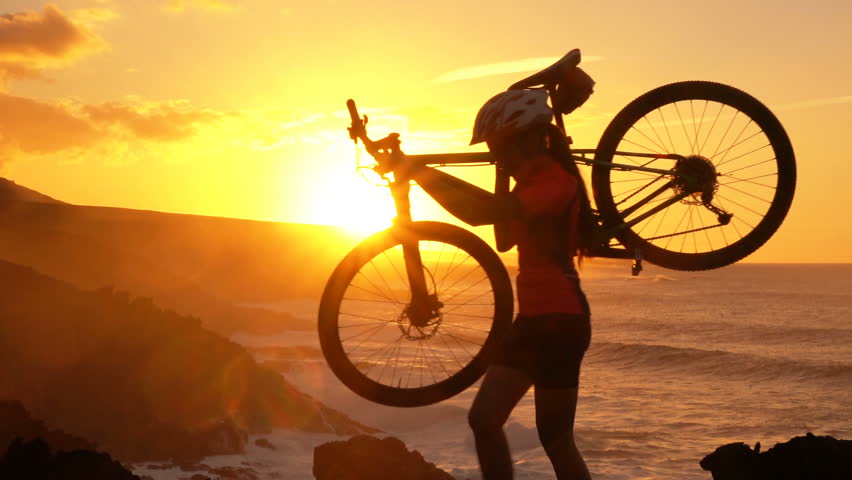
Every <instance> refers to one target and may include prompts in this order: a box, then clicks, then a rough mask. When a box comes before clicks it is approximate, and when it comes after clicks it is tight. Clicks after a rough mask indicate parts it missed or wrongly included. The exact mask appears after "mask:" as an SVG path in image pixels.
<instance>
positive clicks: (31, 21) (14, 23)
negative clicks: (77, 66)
mask: <svg viewBox="0 0 852 480" xmlns="http://www.w3.org/2000/svg"><path fill="white" fill-rule="evenodd" d="M108 15H109V14H108V13H106V9H98V10H89V11H86V12H82V13H81V14H80V16H81V18H84V19H88V20H91V21H94V19H95V18H97V19H99V20H100V21H103V20H104V19H105V18H106V17H107V16H108ZM105 48H106V42H104V40H103V39H102V38H100V37H99V36H98V35H96V34H95V33H93V32H92V31H91V30H89V28H88V27H86V26H85V25H84V23H83V22H81V21H74V20H72V18H71V17H69V16H68V15H66V14H65V13H64V12H62V11H61V10H60V9H59V8H58V7H56V6H54V5H48V6H46V7H45V8H44V10H43V11H42V12H36V11H32V10H27V11H24V12H18V13H9V14H4V15H0V85H2V82H3V81H4V80H7V79H9V78H22V77H29V76H37V75H38V74H39V73H40V72H41V70H43V69H45V68H51V67H58V66H63V65H65V64H67V63H70V62H72V61H74V60H76V59H77V58H79V57H81V56H83V55H86V54H89V53H92V52H96V51H100V50H103V49H105Z"/></svg>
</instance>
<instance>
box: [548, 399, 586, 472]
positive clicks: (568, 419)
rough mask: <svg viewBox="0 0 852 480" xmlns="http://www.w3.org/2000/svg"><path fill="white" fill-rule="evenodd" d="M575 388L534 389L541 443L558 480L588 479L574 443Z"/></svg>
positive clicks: (583, 463)
mask: <svg viewBox="0 0 852 480" xmlns="http://www.w3.org/2000/svg"><path fill="white" fill-rule="evenodd" d="M576 409H577V388H561V387H560V388H553V387H548V388H544V387H538V386H537V387H536V388H535V421H536V427H537V428H538V436H539V439H540V440H541V445H542V446H543V447H544V451H545V452H547V456H548V457H549V458H550V463H552V464H553V470H554V472H556V478H557V479H558V480H589V479H591V478H592V477H591V475H590V474H589V469H588V468H587V467H586V462H585V461H584V460H583V457H582V455H580V451H579V450H577V446H576V445H575V444H574V412H575V411H576Z"/></svg>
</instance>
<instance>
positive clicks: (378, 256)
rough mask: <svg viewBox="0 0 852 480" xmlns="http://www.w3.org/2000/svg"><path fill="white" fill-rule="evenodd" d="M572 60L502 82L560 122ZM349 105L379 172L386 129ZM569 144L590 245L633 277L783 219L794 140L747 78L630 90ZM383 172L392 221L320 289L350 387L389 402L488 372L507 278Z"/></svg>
mask: <svg viewBox="0 0 852 480" xmlns="http://www.w3.org/2000/svg"><path fill="white" fill-rule="evenodd" d="M579 62H580V52H579V51H578V50H572V51H571V52H569V53H568V54H567V55H565V56H564V57H563V58H562V59H560V60H559V61H558V62H556V63H555V64H554V65H552V66H550V67H548V68H547V69H545V70H542V71H541V72H538V73H536V74H534V75H532V76H530V77H527V78H525V79H524V80H521V81H520V82H517V83H515V84H513V85H512V86H511V87H510V89H511V88H532V87H539V86H540V88H545V89H547V91H548V92H549V93H550V99H551V104H552V105H553V108H554V110H555V111H556V112H557V115H556V122H557V124H558V125H559V126H560V127H561V128H563V131H564V122H563V119H562V114H564V113H567V112H570V111H571V110H573V108H576V106H577V105H576V103H577V102H574V103H573V104H572V105H569V106H567V107H566V106H564V105H562V104H561V103H560V102H564V101H565V100H564V98H565V97H566V95H565V91H564V90H565V88H564V87H565V83H564V82H563V80H564V79H566V78H570V77H571V75H574V74H575V73H576V70H578V64H579ZM560 88H561V89H562V91H561V92H560ZM588 93H591V92H590V91H589V92H588ZM581 96H582V95H581ZM586 96H587V95H586ZM569 97H570V95H569ZM584 100H585V99H581V100H580V101H579V103H580V104H582V101H584ZM347 106H348V108H349V112H350V115H351V120H352V126H351V127H350V128H349V132H350V137H351V138H352V139H353V140H355V142H356V144H357V142H358V140H361V141H362V142H363V143H364V145H365V147H366V150H367V151H368V152H369V153H370V154H371V155H372V156H373V157H374V158H375V159H376V160H377V162H378V163H377V164H376V165H375V166H374V167H373V168H374V170H376V171H378V172H379V173H381V174H386V173H388V169H387V167H386V165H388V164H392V163H393V158H394V156H396V155H402V152H401V150H400V140H399V134H395V133H394V134H391V135H389V136H387V137H385V138H383V139H381V140H377V141H372V140H370V139H369V138H368V137H367V133H366V127H365V125H366V121H367V117H366V116H365V117H364V118H363V119H362V118H361V117H360V116H359V114H358V111H357V108H356V106H355V103H354V101H352V100H349V101H348V102H347ZM572 156H573V159H574V161H575V162H577V164H578V165H585V166H588V167H591V187H592V193H593V195H592V196H593V198H594V201H595V212H594V214H595V217H596V223H597V225H598V232H597V233H598V235H597V238H598V239H600V246H599V247H598V248H597V249H595V251H594V252H593V255H594V256H598V257H608V258H624V259H632V260H633V267H632V272H633V274H634V275H635V274H638V273H639V271H640V270H641V268H642V261H643V260H645V261H648V262H651V263H653V264H656V265H659V266H662V267H665V268H670V269H676V270H706V269H713V268H719V267H722V266H725V265H729V264H731V263H734V262H736V261H738V260H740V259H742V258H744V257H746V256H747V255H749V254H751V253H752V252H754V251H755V250H757V249H758V248H759V247H760V246H761V245H763V244H764V243H765V242H766V241H767V240H768V239H769V238H770V237H771V236H772V235H773V233H774V232H775V231H776V230H777V229H778V227H779V226H780V225H781V223H782V221H783V220H784V217H785V215H786V213H787V211H788V210H789V208H790V205H791V203H792V200H793V193H794V190H795V183H796V165H795V157H794V154H793V148H792V146H791V144H790V140H789V138H788V137H787V134H786V132H785V131H784V128H783V127H782V126H781V124H780V122H779V121H778V119H777V118H776V117H775V116H774V115H773V114H772V112H771V111H770V110H769V109H768V108H767V107H766V106H764V105H763V104H762V103H761V102H759V101H758V100H757V99H755V98H754V97H752V96H750V95H748V94H746V93H745V92H742V91H740V90H738V89H736V88H733V87H730V86H727V85H723V84H719V83H713V82H705V81H685V82H679V83H672V84H669V85H664V86H661V87H658V88H656V89H653V90H651V91H649V92H647V93H645V94H644V95H641V96H640V97H638V98H636V99H635V100H634V101H632V102H630V103H629V104H628V105H627V106H626V107H624V108H623V109H622V110H621V111H620V112H619V113H618V114H617V115H616V116H615V117H614V118H613V119H612V121H611V122H610V124H609V125H608V126H607V128H606V129H605V131H604V133H603V135H602V136H601V138H600V141H599V142H598V145H597V148H595V149H572ZM408 158H409V159H412V160H415V161H419V162H422V163H423V164H425V165H432V166H439V167H440V166H453V165H493V164H494V163H495V161H494V159H493V158H492V156H491V155H490V154H489V153H487V152H476V153H445V154H432V155H408ZM385 178H386V179H387V180H388V186H389V188H390V190H391V193H392V197H393V200H394V203H395V205H396V214H397V216H396V218H395V220H394V224H393V226H392V227H391V228H389V229H387V230H385V231H382V232H379V233H376V234H375V235H373V236H371V237H369V238H367V239H366V240H364V241H363V242H362V243H360V244H359V245H358V246H356V247H355V248H354V249H353V250H352V251H351V252H350V253H349V254H348V255H346V257H345V258H344V259H343V260H342V261H341V262H340V264H339V265H338V266H337V268H336V269H335V270H334V272H333V273H332V275H331V277H330V278H329V280H328V283H327V285H326V287H325V290H324V292H323V295H322V299H321V302H320V308H319V338H320V344H321V347H322V351H323V354H324V355H325V358H326V360H327V362H328V364H329V366H330V368H331V370H332V371H333V372H334V373H335V375H336V376H337V377H338V378H339V379H340V380H341V381H342V382H343V383H344V384H345V385H346V386H347V387H348V388H350V389H351V390H352V391H354V392H355V393H357V394H359V395H361V396H363V397H365V398H367V399H369V400H372V401H374V402H377V403H380V404H384V405H390V406H398V407H414V406H422V405H429V404H432V403H436V402H439V401H442V400H445V399H447V398H450V397H452V396H454V395H456V394H458V393H459V392H461V391H463V390H465V389H466V388H467V387H469V386H470V385H472V384H473V383H474V382H475V381H476V380H477V379H479V378H480V377H481V375H482V374H483V373H484V372H485V370H486V368H487V366H488V362H489V361H490V359H491V357H492V354H493V352H494V351H495V349H496V347H497V345H498V343H499V342H500V340H501V339H502V338H503V336H504V335H505V333H506V332H507V331H508V329H509V328H510V327H511V324H512V317H513V308H514V300H513V291H512V284H511V282H510V279H509V275H508V273H507V270H506V268H505V266H504V265H503V263H502V261H501V260H500V258H499V257H498V256H497V254H496V253H495V252H494V250H493V249H492V248H491V247H490V246H489V245H488V244H486V243H485V242H484V241H483V240H482V239H480V238H479V237H477V236H476V235H474V234H473V233H471V232H469V231H467V230H465V229H462V228H460V227H457V226H454V225H450V224H446V223H439V222H428V221H413V220H412V218H411V212H410V203H409V192H410V184H409V182H408V181H407V180H405V181H395V180H394V179H392V178H387V177H385Z"/></svg>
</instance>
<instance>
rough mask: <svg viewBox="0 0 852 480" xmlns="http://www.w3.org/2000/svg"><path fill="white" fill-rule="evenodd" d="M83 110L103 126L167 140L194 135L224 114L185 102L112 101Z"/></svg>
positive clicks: (139, 136)
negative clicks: (124, 102)
mask: <svg viewBox="0 0 852 480" xmlns="http://www.w3.org/2000/svg"><path fill="white" fill-rule="evenodd" d="M83 112H84V113H85V114H86V116H87V117H88V119H89V120H91V122H92V123H93V124H94V125H96V126H98V127H100V128H108V129H116V128H117V129H120V130H123V131H125V132H128V133H130V134H131V135H132V136H134V137H136V138H139V139H144V140H156V141H166V142H170V141H177V140H184V139H187V138H189V137H192V136H194V135H195V134H196V133H197V127H198V126H199V125H200V124H203V123H209V122H212V121H215V120H216V119H218V118H220V116H221V114H219V113H217V112H213V111H210V110H200V109H195V108H193V107H191V106H190V105H188V104H186V102H165V103H154V104H149V105H141V106H138V105H128V104H121V103H116V102H109V103H103V104H100V105H86V106H85V107H83Z"/></svg>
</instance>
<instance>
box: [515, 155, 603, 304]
mask: <svg viewBox="0 0 852 480" xmlns="http://www.w3.org/2000/svg"><path fill="white" fill-rule="evenodd" d="M515 180H516V181H517V184H516V186H515V188H514V190H512V193H513V194H514V195H515V196H516V197H517V198H518V199H519V200H520V204H521V208H522V211H523V216H522V217H521V218H519V219H516V220H513V221H512V224H511V232H512V235H513V236H514V240H515V241H516V243H517V246H518V277H517V289H518V292H517V294H518V310H519V312H518V313H519V314H520V315H524V316H528V315H540V314H544V313H588V312H587V311H586V310H585V308H584V303H583V302H582V301H581V299H580V295H581V293H580V291H579V287H578V283H577V281H576V280H575V279H572V278H568V277H566V272H565V268H564V267H567V268H568V270H569V272H570V273H571V274H573V275H576V271H575V270H574V257H573V255H574V251H575V250H576V232H577V226H578V218H579V211H580V202H577V201H574V199H575V196H576V195H577V194H578V191H577V189H578V186H579V183H578V182H579V180H578V179H577V178H576V177H574V176H573V175H571V174H570V173H568V172H567V171H566V170H565V169H564V168H562V166H561V165H559V163H557V161H556V160H554V159H553V158H552V157H550V156H541V157H536V158H533V159H529V160H527V161H525V162H524V163H523V164H522V165H521V167H520V170H519V171H518V174H517V175H516V177H515ZM569 208H570V212H568V214H567V216H566V211H567V210H568V209H569ZM566 221H567V222H568V228H567V232H569V234H568V235H565V233H564V232H565V231H566V228H565V225H564V224H565V222H566ZM566 237H569V238H566ZM560 258H563V259H565V260H566V261H567V265H562V264H561V263H560Z"/></svg>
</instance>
